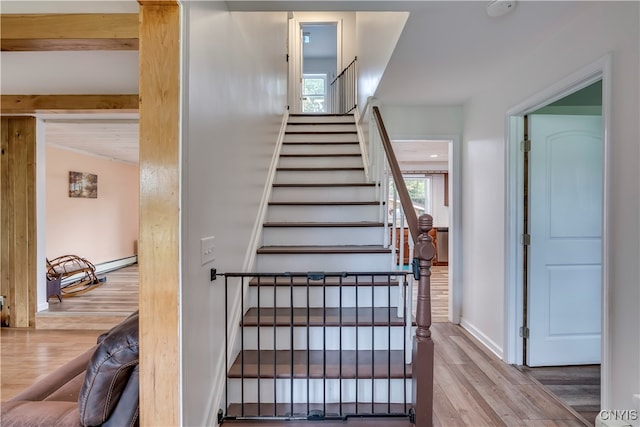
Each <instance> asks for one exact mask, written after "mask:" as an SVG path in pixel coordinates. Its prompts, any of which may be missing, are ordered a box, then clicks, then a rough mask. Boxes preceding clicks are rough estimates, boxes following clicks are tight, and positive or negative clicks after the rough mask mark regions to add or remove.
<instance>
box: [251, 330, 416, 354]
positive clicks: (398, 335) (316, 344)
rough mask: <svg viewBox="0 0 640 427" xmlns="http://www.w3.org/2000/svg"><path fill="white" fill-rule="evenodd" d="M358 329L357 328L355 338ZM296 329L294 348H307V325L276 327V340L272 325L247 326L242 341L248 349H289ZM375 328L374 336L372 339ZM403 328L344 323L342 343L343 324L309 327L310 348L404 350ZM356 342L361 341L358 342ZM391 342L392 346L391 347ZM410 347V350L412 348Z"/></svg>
mask: <svg viewBox="0 0 640 427" xmlns="http://www.w3.org/2000/svg"><path fill="white" fill-rule="evenodd" d="M356 329H357V331H358V333H357V338H356ZM258 330H260V347H258ZM292 330H293V348H294V350H306V349H307V328H306V327H294V328H289V327H276V330H275V342H274V328H273V326H262V327H260V328H256V327H245V328H244V331H243V342H244V347H243V348H244V349H245V350H258V348H260V349H261V350H274V349H275V350H288V349H290V348H291V331H292ZM372 331H373V334H374V340H373V341H372V340H371V333H372ZM403 337H404V328H403V327H401V326H392V327H391V328H387V327H384V326H375V327H373V328H372V327H371V326H360V327H358V328H356V327H352V326H343V327H342V346H341V345H340V328H339V327H337V326H328V327H326V328H325V329H324V333H323V328H322V327H321V326H314V327H310V328H309V343H310V345H309V350H340V349H342V350H371V349H372V347H373V349H374V350H403V348H404V345H405V341H404V340H403ZM356 343H357V344H358V345H357V346H356ZM389 343H391V348H389ZM409 350H410V349H409V347H407V351H409Z"/></svg>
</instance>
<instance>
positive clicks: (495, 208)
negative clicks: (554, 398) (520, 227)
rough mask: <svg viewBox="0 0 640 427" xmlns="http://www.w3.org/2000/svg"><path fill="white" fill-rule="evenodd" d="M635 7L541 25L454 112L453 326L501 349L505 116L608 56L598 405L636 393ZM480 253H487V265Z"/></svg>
mask: <svg viewBox="0 0 640 427" xmlns="http://www.w3.org/2000/svg"><path fill="white" fill-rule="evenodd" d="M638 27H639V4H638V3H637V2H615V3H614V2H602V3H592V4H590V6H589V7H587V8H585V10H584V12H583V13H582V14H580V15H577V16H575V17H574V19H573V20H571V21H568V22H565V23H563V25H562V26H561V27H559V28H556V29H555V30H552V29H547V31H546V32H545V35H544V37H543V38H539V39H537V40H536V44H535V45H533V46H523V47H522V50H523V52H526V54H524V55H522V57H514V58H513V59H512V61H511V63H510V64H503V65H502V66H501V67H499V68H498V67H496V69H495V70H494V71H493V72H492V73H491V74H490V75H487V78H486V80H485V84H484V85H483V87H482V88H481V92H480V93H479V94H478V95H477V96H475V97H474V98H472V99H471V100H470V101H469V102H468V103H467V104H466V107H465V110H464V132H463V134H464V140H463V171H464V174H463V184H462V187H463V202H462V203H463V206H464V211H463V229H464V230H465V235H464V247H463V251H464V252H463V268H464V278H465V280H464V303H463V320H464V321H465V322H466V325H467V326H468V327H470V328H472V329H473V328H475V330H476V332H479V333H480V334H481V335H483V338H484V339H485V342H486V343H488V344H489V345H490V344H491V343H493V344H494V345H495V346H496V348H497V349H499V350H501V349H502V348H503V344H504V343H503V327H504V318H503V313H502V311H501V310H496V309H495V308H496V307H500V306H502V304H503V299H504V292H505V290H504V273H503V271H504V258H505V249H504V248H505V246H504V230H505V228H506V226H505V215H504V212H505V206H504V200H505V181H504V177H505V159H504V152H505V112H506V111H508V110H509V109H510V108H512V107H514V106H515V105H518V104H520V103H521V102H524V100H526V99H527V98H529V97H531V96H532V95H534V94H535V93H537V92H539V91H541V90H544V89H545V88H547V87H549V86H551V85H552V84H554V83H555V82H557V81H559V80H561V79H562V78H564V77H566V76H567V75H569V74H571V73H573V72H575V71H577V70H579V69H581V68H583V67H585V66H587V65H589V64H591V63H593V62H595V61H596V60H597V59H599V58H600V57H602V56H603V55H605V54H607V53H609V52H612V54H613V55H612V57H613V67H612V77H613V78H612V90H613V96H612V105H611V111H612V121H611V125H612V128H611V131H610V133H609V137H610V156H611V158H610V164H611V175H610V177H611V182H610V186H609V195H610V202H609V206H608V208H609V212H610V218H609V220H608V223H607V224H606V227H607V228H608V231H609V237H610V244H611V249H610V253H609V254H608V257H609V260H610V262H611V264H610V266H609V277H608V279H609V283H610V286H611V295H610V301H611V303H610V313H611V319H610V322H611V323H610V326H611V328H610V330H609V331H605V333H606V334H608V335H609V338H610V340H611V346H610V349H609V350H610V353H611V355H612V361H611V362H612V363H611V366H612V377H611V383H610V394H609V395H606V396H603V399H604V400H603V402H605V405H606V408H607V409H631V408H633V407H634V406H633V403H632V394H633V393H638V391H639V390H640V382H639V378H640V372H639V370H640V364H639V363H638V361H639V360H640V341H639V337H638V333H637V330H638V325H639V324H640V314H639V310H638V301H639V298H640V295H639V293H640V290H639V286H638V277H640V274H639V273H640V272H639V270H638V265H639V263H638V259H639V258H640V250H639V234H638V233H639V232H638V223H639V211H640V209H639V205H638V200H639V199H638V194H639V193H638V182H639V176H638V167H637V164H638V159H639V152H638V140H639V139H640V135H639V129H638V117H640V110H639V107H638V94H639V90H640V88H639V85H638V75H639V73H640V70H639V66H638V64H639V62H640V58H639V33H638ZM487 254H491V258H490V259H488V257H487Z"/></svg>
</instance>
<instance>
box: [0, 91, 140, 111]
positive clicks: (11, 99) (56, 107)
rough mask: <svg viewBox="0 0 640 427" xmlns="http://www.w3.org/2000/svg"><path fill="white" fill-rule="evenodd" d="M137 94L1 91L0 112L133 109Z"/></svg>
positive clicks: (136, 103)
mask: <svg viewBox="0 0 640 427" xmlns="http://www.w3.org/2000/svg"><path fill="white" fill-rule="evenodd" d="M138 99H139V97H138V94H127V95H2V96H0V104H1V107H2V108H1V113H2V114H3V115H8V114H33V113H104V112H108V111H110V112H118V113H137V112H138Z"/></svg>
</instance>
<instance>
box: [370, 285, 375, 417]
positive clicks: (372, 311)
mask: <svg viewBox="0 0 640 427" xmlns="http://www.w3.org/2000/svg"><path fill="white" fill-rule="evenodd" d="M375 285H376V284H375V276H374V275H371V413H372V414H375V412H376V411H375V408H374V401H375V399H374V392H375V389H376V380H375V378H376V373H375V366H376V363H375V349H376V345H375V343H376V338H375V334H376V331H375V325H376V319H375V318H374V313H375V307H376V299H375V288H376V286H375Z"/></svg>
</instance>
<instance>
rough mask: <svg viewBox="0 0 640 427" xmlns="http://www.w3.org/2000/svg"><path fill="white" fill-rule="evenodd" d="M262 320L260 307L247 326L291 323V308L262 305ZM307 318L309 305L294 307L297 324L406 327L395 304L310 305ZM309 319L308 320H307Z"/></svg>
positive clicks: (248, 317)
mask: <svg viewBox="0 0 640 427" xmlns="http://www.w3.org/2000/svg"><path fill="white" fill-rule="evenodd" d="M259 312H260V313H259V314H260V321H258V308H256V307H254V308H251V309H249V311H247V313H246V314H245V315H244V318H243V325H244V326H291V325H292V323H291V314H292V311H291V309H290V308H276V309H275V325H274V315H273V314H274V309H273V307H261V308H260V310H259ZM308 313H309V314H308V317H309V318H308V319H307V308H306V307H305V308H302V307H300V308H294V309H293V326H307V324H308V325H309V326H403V325H404V319H403V318H402V317H398V316H397V313H398V311H397V309H396V308H395V307H393V308H388V307H379V308H374V309H373V310H372V309H371V308H370V307H367V308H364V307H363V308H358V309H356V308H344V307H343V308H342V309H339V308H325V309H322V308H309V310H308ZM340 315H342V319H341V318H340ZM307 322H308V323H307Z"/></svg>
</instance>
